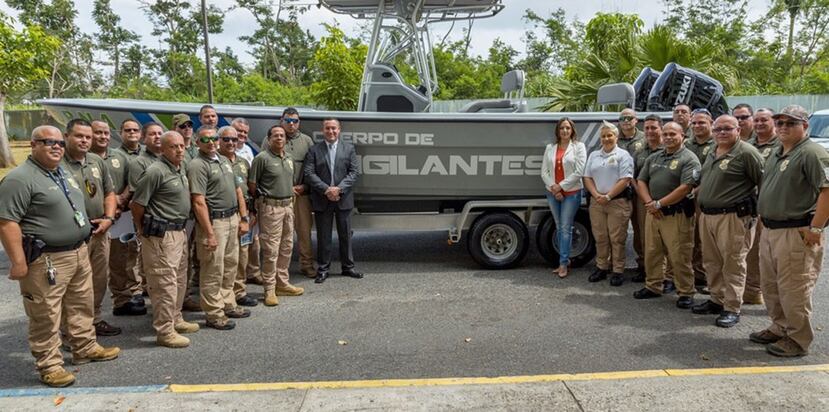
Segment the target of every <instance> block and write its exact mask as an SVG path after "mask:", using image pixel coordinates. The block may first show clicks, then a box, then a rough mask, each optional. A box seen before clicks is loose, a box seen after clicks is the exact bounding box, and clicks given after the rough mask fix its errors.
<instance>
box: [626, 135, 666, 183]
mask: <svg viewBox="0 0 829 412" xmlns="http://www.w3.org/2000/svg"><path fill="white" fill-rule="evenodd" d="M660 150H662V146H658V147H657V148H656V149H651V146H650V145H649V144H648V143H647V142H645V144H644V145H642V147H641V148H639V149H638V150H636V151H635V152H633V178H634V179H636V178H637V177H639V172H640V171H642V166H644V165H645V160H648V158H649V157H650V156H651V155H652V154H654V153H656V152H658V151H660Z"/></svg>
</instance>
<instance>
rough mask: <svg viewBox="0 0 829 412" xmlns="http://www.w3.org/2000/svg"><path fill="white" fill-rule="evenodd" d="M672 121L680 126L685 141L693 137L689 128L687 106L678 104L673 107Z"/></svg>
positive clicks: (689, 119) (689, 108)
mask: <svg viewBox="0 0 829 412" xmlns="http://www.w3.org/2000/svg"><path fill="white" fill-rule="evenodd" d="M672 117H673V121H674V122H676V123H679V125H680V126H682V130H683V134H684V135H685V138H686V139H690V138H692V137H694V131H693V129H692V128H691V107H690V106H688V105H687V104H678V105H676V106H674V111H673V116H672Z"/></svg>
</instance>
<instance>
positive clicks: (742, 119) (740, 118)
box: [734, 115, 751, 122]
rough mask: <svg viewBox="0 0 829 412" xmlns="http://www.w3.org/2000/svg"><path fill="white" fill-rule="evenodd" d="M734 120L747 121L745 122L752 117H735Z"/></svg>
mask: <svg viewBox="0 0 829 412" xmlns="http://www.w3.org/2000/svg"><path fill="white" fill-rule="evenodd" d="M734 118H735V119H737V120H739V121H741V122H742V121H745V120H748V119H751V116H750V115H746V116H734Z"/></svg>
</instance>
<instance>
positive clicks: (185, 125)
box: [176, 123, 193, 129]
mask: <svg viewBox="0 0 829 412" xmlns="http://www.w3.org/2000/svg"><path fill="white" fill-rule="evenodd" d="M176 127H177V128H179V129H192V128H193V123H184V124H180V125H178V126H176Z"/></svg>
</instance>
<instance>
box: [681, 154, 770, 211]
mask: <svg viewBox="0 0 829 412" xmlns="http://www.w3.org/2000/svg"><path fill="white" fill-rule="evenodd" d="M762 179H763V157H762V156H760V152H758V151H757V149H755V148H754V146H752V145H750V144H748V143H746V142H744V141H741V140H739V139H738V140H737V143H736V144H735V145H734V147H732V148H731V149H730V150H729V151H728V152H727V153H725V154H723V155H722V156H720V157H719V158H717V150H716V148H715V149H714V150H711V153H709V154H708V157H707V158H706V159H705V164H703V165H702V180H701V181H700V185H699V188H700V189H699V192H698V193H697V199H698V201H699V205H700V207H706V208H727V207H733V206H736V205H737V204H739V203H740V202H742V201H744V200H745V199H746V198H749V197H752V198H753V197H754V196H755V194H756V193H757V186H758V185H759V184H760V181H761V180H762Z"/></svg>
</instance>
